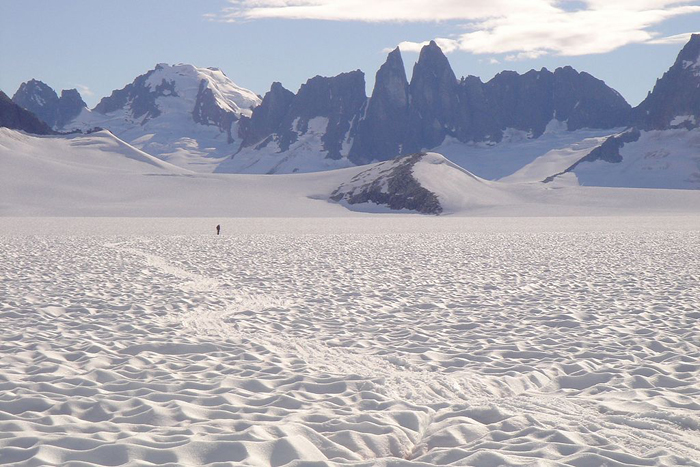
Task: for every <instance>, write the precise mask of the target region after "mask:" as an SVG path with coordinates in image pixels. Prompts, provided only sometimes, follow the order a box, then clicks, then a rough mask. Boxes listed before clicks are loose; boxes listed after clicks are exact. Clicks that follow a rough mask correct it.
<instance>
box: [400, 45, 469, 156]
mask: <svg viewBox="0 0 700 467" xmlns="http://www.w3.org/2000/svg"><path fill="white" fill-rule="evenodd" d="M409 92H410V96H411V110H410V115H409V139H408V141H407V147H405V148H404V152H407V153H410V152H417V151H420V150H421V149H423V148H431V147H435V146H437V145H439V144H440V143H442V141H443V140H444V139H445V135H446V134H448V133H449V132H450V131H451V130H452V129H453V128H454V127H455V124H456V119H457V109H458V108H459V104H460V103H459V99H458V97H457V78H456V77H455V74H454V72H453V71H452V67H450V62H449V61H448V60H447V57H446V56H445V54H443V53H442V50H441V49H440V47H439V46H438V45H437V44H436V43H435V41H431V42H430V43H429V44H428V45H426V46H425V47H423V49H422V50H421V52H420V56H419V57H418V62H416V64H415V66H414V67H413V77H412V78H411V84H410V86H409Z"/></svg>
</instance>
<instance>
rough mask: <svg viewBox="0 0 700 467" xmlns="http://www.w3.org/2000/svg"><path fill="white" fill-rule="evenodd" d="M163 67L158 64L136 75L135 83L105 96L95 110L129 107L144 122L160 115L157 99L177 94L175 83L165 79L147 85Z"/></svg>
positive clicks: (132, 113) (107, 111) (104, 112)
mask: <svg viewBox="0 0 700 467" xmlns="http://www.w3.org/2000/svg"><path fill="white" fill-rule="evenodd" d="M161 68H163V67H162V66H161V65H156V68H155V69H154V70H150V71H149V72H148V73H146V74H143V75H140V76H138V77H136V79H135V80H134V82H133V83H130V84H127V85H126V86H125V87H123V88H122V89H118V90H115V91H112V94H111V95H110V96H109V97H104V98H103V99H102V100H100V102H99V103H98V104H97V106H96V107H95V109H94V111H95V112H97V113H101V114H108V113H111V112H114V111H116V110H119V109H124V108H127V110H128V111H129V113H130V114H131V116H132V117H133V118H134V119H139V118H141V117H143V120H142V122H146V121H148V120H150V119H152V118H156V117H158V116H159V115H160V109H159V108H158V106H157V105H156V99H157V98H158V97H161V96H177V92H176V91H175V83H174V82H172V81H170V82H169V81H166V80H165V79H164V80H163V81H162V82H161V83H159V84H157V85H156V86H155V89H151V87H150V86H149V85H147V84H146V83H147V81H148V78H149V77H150V76H151V75H152V74H153V73H155V72H156V70H159V69H161Z"/></svg>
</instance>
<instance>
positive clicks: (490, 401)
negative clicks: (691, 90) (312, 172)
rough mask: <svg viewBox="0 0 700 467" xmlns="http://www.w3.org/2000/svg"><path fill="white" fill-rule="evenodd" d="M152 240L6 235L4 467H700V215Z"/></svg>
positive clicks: (280, 226)
mask: <svg viewBox="0 0 700 467" xmlns="http://www.w3.org/2000/svg"><path fill="white" fill-rule="evenodd" d="M130 222H131V223H130ZM130 222H129V221H121V220H109V219H83V220H77V221H74V220H72V219H65V220H61V219H53V220H52V219H22V218H15V219H7V218H6V219H4V220H3V222H2V223H0V278H4V279H3V280H0V388H1V389H0V462H2V463H4V464H11V465H17V466H32V465H57V466H58V465H61V466H85V465H109V466H114V465H124V466H137V465H138V466H148V465H150V466H152V465H172V466H174V465H209V466H223V465H255V466H282V465H289V466H294V465H312V466H325V465H350V466H373V465H388V466H414V465H415V466H419V465H472V466H496V465H505V466H525V465H528V466H529V465H541V466H602V465H608V466H642V465H644V466H675V465H679V466H680V465H685V466H687V465H696V466H697V465H700V448H699V446H700V435H699V434H698V433H699V430H700V416H699V414H700V403H699V402H698V401H700V383H699V381H700V364H699V363H698V362H700V334H699V331H698V327H697V320H698V319H699V318H700V314H699V312H698V309H697V304H698V303H700V289H699V288H698V287H697V283H698V280H700V269H699V268H698V266H697V262H695V261H690V258H696V257H697V256H698V255H699V254H700V237H699V236H698V231H699V230H700V223H699V222H700V221H699V220H698V218H697V217H678V218H673V217H663V218H628V219H626V220H618V221H615V220H613V221H610V220H605V219H596V218H593V219H585V218H570V219H550V220H547V219H527V218H523V219H510V220H506V219H488V218H483V219H474V218H456V217H452V218H450V217H446V218H435V217H416V216H410V217H406V216H393V217H392V216H390V217H379V216H375V217H371V218H366V219H356V220H355V219H354V220H349V219H336V220H332V219H316V220H314V219H306V221H305V222H299V221H298V220H297V221H293V222H292V221H291V220H290V221H285V220H279V219H276V220H261V219H259V220H246V219H232V220H223V221H219V222H221V223H222V225H223V227H224V230H223V233H224V235H222V236H219V237H217V236H215V235H213V234H212V233H213V225H214V224H212V221H208V223H203V222H202V221H201V220H187V219H180V220H174V219H171V220H167V219H163V220H157V219H145V220H143V222H138V221H134V220H132V221H130ZM144 224H145V225H148V226H149V228H150V229H152V230H151V232H150V233H144V232H143V231H142V230H140V229H142V228H143V225H144ZM89 229H92V230H89ZM101 232H110V233H108V234H105V233H101ZM137 232H140V233H138V234H137ZM158 232H160V233H158ZM164 232H167V234H164Z"/></svg>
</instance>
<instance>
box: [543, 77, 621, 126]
mask: <svg viewBox="0 0 700 467" xmlns="http://www.w3.org/2000/svg"><path fill="white" fill-rule="evenodd" d="M552 94H553V105H554V113H555V115H556V118H557V119H558V120H561V121H566V122H567V125H568V129H569V130H571V131H574V130H579V129H581V128H603V129H609V128H615V127H621V126H626V125H628V124H629V122H630V118H631V111H632V108H631V107H630V105H629V104H628V103H627V101H625V99H624V98H623V97H622V96H621V95H620V93H618V92H617V91H615V90H614V89H612V88H610V87H609V86H607V85H606V84H605V82H603V81H601V80H599V79H597V78H595V77H593V76H591V75H589V74H588V73H586V72H581V73H578V72H577V71H576V70H574V69H573V68H571V67H570V66H567V67H564V68H557V69H556V70H555V71H554V89H553V91H552Z"/></svg>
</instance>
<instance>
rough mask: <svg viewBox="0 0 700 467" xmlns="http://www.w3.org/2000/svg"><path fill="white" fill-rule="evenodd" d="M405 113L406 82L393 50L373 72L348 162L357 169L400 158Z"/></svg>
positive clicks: (403, 136) (407, 105) (402, 69)
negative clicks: (359, 166) (355, 165)
mask: <svg viewBox="0 0 700 467" xmlns="http://www.w3.org/2000/svg"><path fill="white" fill-rule="evenodd" d="M408 109H409V90H408V80H407V79H406V70H405V69H404V65H403V60H402V59H401V52H400V51H399V48H398V47H397V48H396V49H394V51H393V52H391V53H390V54H389V56H388V57H387V59H386V62H385V63H384V64H383V65H382V66H381V68H379V71H378V72H377V75H376V79H375V84H374V91H373V92H372V97H371V98H370V100H369V102H368V103H367V111H366V112H365V115H364V118H363V119H362V120H360V121H359V123H358V128H357V131H356V133H355V140H354V144H353V146H352V149H351V151H350V160H352V161H353V162H354V163H356V164H358V165H360V164H366V163H368V162H371V161H372V160H375V159H376V160H387V159H390V158H392V157H396V156H397V155H398V154H401V153H402V152H403V145H404V144H405V142H406V140H407V139H408V131H409V129H408Z"/></svg>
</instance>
